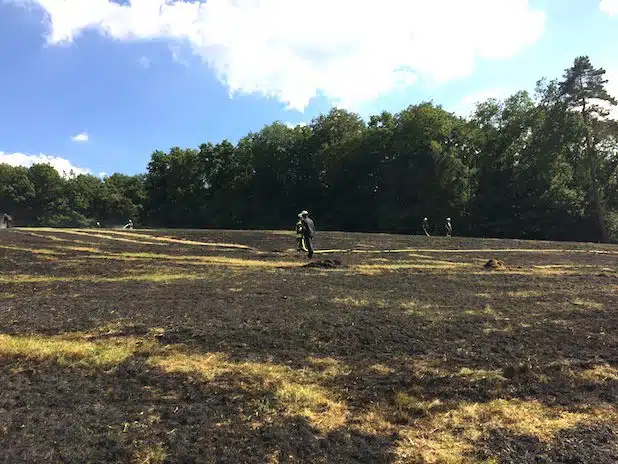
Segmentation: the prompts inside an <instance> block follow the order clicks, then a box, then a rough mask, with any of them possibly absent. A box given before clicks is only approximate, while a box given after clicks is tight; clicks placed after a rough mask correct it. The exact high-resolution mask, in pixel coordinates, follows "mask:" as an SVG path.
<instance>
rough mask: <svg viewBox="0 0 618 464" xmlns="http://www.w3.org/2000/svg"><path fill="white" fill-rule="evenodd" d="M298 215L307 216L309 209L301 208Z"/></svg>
mask: <svg viewBox="0 0 618 464" xmlns="http://www.w3.org/2000/svg"><path fill="white" fill-rule="evenodd" d="M300 215H301V216H309V211H307V210H306V209H304V210H302V211H301V212H300Z"/></svg>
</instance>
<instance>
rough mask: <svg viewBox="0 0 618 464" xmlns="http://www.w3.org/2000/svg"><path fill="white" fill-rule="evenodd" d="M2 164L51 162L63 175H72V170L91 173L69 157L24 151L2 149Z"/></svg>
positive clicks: (0, 155) (28, 164)
mask: <svg viewBox="0 0 618 464" xmlns="http://www.w3.org/2000/svg"><path fill="white" fill-rule="evenodd" d="M0 164H10V165H11V166H24V167H26V168H29V167H30V166H32V165H33V164H49V165H50V166H52V167H53V168H54V169H56V171H58V173H59V174H60V175H62V176H67V177H68V176H70V175H71V171H73V173H74V174H75V175H79V174H91V173H92V171H90V169H85V168H80V167H78V166H75V165H73V164H72V163H71V162H70V161H69V160H68V159H65V158H60V157H58V156H50V155H43V154H40V155H26V154H24V153H4V152H2V151H0Z"/></svg>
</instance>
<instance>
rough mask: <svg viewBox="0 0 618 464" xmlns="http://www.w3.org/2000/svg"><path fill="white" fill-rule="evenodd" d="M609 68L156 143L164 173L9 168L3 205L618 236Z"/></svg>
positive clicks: (60, 220) (73, 220)
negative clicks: (451, 107)
mask: <svg viewBox="0 0 618 464" xmlns="http://www.w3.org/2000/svg"><path fill="white" fill-rule="evenodd" d="M604 74H605V71H604V70H602V69H596V68H594V67H593V66H592V64H591V63H590V60H589V59H588V58H587V57H580V58H577V59H576V60H575V62H574V64H573V66H572V67H571V68H569V69H567V70H566V72H565V74H564V76H563V78H562V79H561V80H553V81H539V83H538V85H537V89H536V92H535V94H534V95H530V94H528V93H527V92H519V93H517V94H515V95H513V96H511V97H510V98H507V99H506V100H504V101H497V100H488V101H486V102H484V103H481V104H479V105H478V106H477V108H476V110H475V112H474V113H473V115H472V116H471V117H470V118H468V119H464V118H460V117H458V116H456V115H454V114H452V113H449V112H447V111H445V110H444V109H442V108H441V107H439V106H436V105H434V104H432V103H422V104H419V105H414V106H410V107H408V108H407V109H405V110H403V111H401V112H399V113H396V114H390V113H387V112H384V113H382V114H379V115H375V116H372V117H370V118H369V120H368V121H367V122H365V121H363V120H362V119H361V118H360V117H359V116H357V115H356V114H353V113H350V112H347V111H343V110H338V109H334V110H332V111H331V112H330V113H328V114H326V115H322V116H320V117H318V118H316V119H314V120H313V121H312V122H311V123H310V124H309V125H307V126H297V127H295V128H289V127H287V126H286V125H284V124H281V123H274V124H272V125H270V126H266V127H264V128H263V129H262V130H261V131H260V132H258V133H251V134H249V135H247V136H246V137H244V138H242V139H241V140H240V141H239V142H238V143H237V144H236V145H233V144H232V143H230V142H228V141H223V142H221V143H218V144H216V145H214V144H212V143H206V144H203V145H201V146H200V147H199V149H181V148H172V149H171V150H170V151H169V152H167V153H166V152H161V151H157V152H155V153H153V154H152V158H151V161H150V163H149V165H148V172H147V173H146V174H145V175H139V176H124V175H121V174H114V175H113V176H110V177H107V178H105V179H103V180H101V179H98V178H96V177H94V176H86V175H80V176H76V177H68V178H63V177H61V176H60V175H58V173H56V171H55V170H54V169H52V168H51V167H49V166H44V165H36V166H33V167H31V168H30V169H25V168H19V167H16V168H14V167H10V166H6V165H2V166H0V208H1V209H3V210H6V211H9V212H10V213H12V215H13V217H14V219H15V221H16V223H17V224H32V225H52V226H90V225H93V224H94V223H95V222H96V221H100V222H101V223H102V224H105V225H113V224H121V223H124V222H126V220H127V219H129V218H132V219H133V220H134V222H136V224H138V225H142V226H152V227H185V228H290V227H292V226H293V224H294V221H295V214H296V212H297V211H298V210H300V209H303V208H305V209H308V210H309V211H311V212H312V213H313V215H314V217H315V218H316V223H317V224H318V225H319V228H320V229H332V230H346V231H367V232H370V231H380V232H403V233H418V232H420V224H421V219H422V218H423V217H424V216H427V217H429V218H430V222H431V223H432V225H434V226H435V227H436V230H442V228H443V222H444V218H445V217H447V216H449V217H451V218H452V220H453V225H454V228H455V232H456V234H466V235H476V236H492V237H515V238H530V239H558V240H586V241H608V240H618V123H617V122H616V121H615V120H612V119H610V118H608V115H609V114H610V113H609V109H610V108H611V107H612V106H613V105H615V104H616V101H615V100H614V99H613V98H612V97H611V96H610V95H609V94H608V93H607V91H606V88H605V84H606V80H605V79H604Z"/></svg>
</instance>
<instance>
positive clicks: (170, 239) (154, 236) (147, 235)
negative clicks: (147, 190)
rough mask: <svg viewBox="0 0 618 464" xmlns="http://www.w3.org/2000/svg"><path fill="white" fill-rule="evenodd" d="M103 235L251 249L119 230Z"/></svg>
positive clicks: (108, 230)
mask: <svg viewBox="0 0 618 464" xmlns="http://www.w3.org/2000/svg"><path fill="white" fill-rule="evenodd" d="M104 233H107V234H111V235H120V236H124V237H132V238H148V239H150V240H153V241H155V242H165V243H178V244H182V245H196V246H206V247H217V248H236V249H240V250H250V249H251V247H249V246H247V245H241V244H238V243H217V242H201V241H196V240H183V239H178V238H172V237H161V236H156V235H150V234H136V233H134V232H125V231H120V230H110V229H106V230H105V231H104Z"/></svg>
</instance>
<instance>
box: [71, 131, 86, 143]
mask: <svg viewBox="0 0 618 464" xmlns="http://www.w3.org/2000/svg"><path fill="white" fill-rule="evenodd" d="M88 138H89V137H88V132H82V133H81V134H77V135H74V136H73V137H71V140H73V142H87V141H88Z"/></svg>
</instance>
